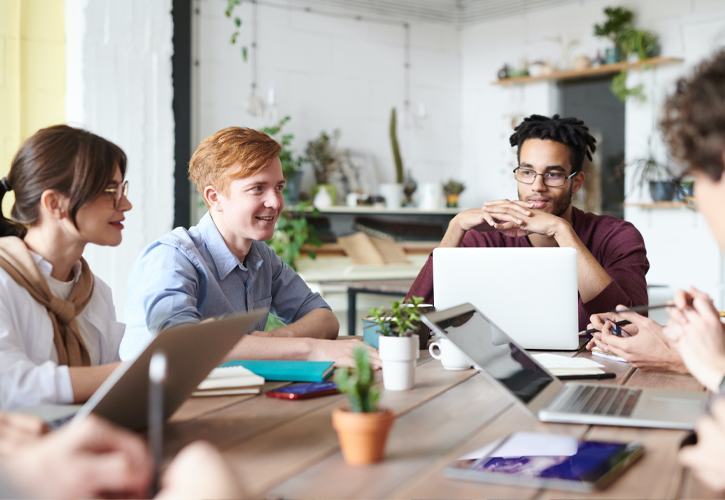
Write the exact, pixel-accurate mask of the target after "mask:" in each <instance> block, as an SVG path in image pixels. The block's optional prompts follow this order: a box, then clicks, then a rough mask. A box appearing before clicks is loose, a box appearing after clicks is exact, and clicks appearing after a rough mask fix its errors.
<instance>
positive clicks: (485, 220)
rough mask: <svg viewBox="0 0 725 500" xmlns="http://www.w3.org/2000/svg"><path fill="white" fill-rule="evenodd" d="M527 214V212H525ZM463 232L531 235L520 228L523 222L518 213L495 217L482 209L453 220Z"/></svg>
mask: <svg viewBox="0 0 725 500" xmlns="http://www.w3.org/2000/svg"><path fill="white" fill-rule="evenodd" d="M524 212H525V210H524ZM453 220H454V221H455V222H456V223H457V224H458V226H459V227H460V228H461V230H463V231H472V230H475V231H500V232H502V233H503V234H504V235H506V236H511V237H517V236H526V235H527V234H529V232H528V231H525V230H523V229H521V228H520V227H519V225H520V224H521V223H522V222H523V221H522V220H521V218H520V217H518V213H513V212H512V213H510V214H502V215H501V216H500V217H499V216H496V217H494V216H493V214H490V213H488V212H487V211H485V210H482V209H480V208H472V209H470V210H464V211H463V212H461V213H459V214H458V215H456V216H455V218H454V219H453Z"/></svg>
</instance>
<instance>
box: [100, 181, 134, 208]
mask: <svg viewBox="0 0 725 500" xmlns="http://www.w3.org/2000/svg"><path fill="white" fill-rule="evenodd" d="M103 192H104V193H111V194H112V195H113V196H114V198H113V208H115V209H118V206H119V205H120V204H121V198H123V197H128V181H124V182H123V184H121V185H120V186H118V187H115V188H108V189H104V190H103Z"/></svg>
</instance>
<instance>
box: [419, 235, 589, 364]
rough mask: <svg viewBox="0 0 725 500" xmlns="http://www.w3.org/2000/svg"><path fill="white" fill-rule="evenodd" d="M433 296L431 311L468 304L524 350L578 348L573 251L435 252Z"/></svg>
mask: <svg viewBox="0 0 725 500" xmlns="http://www.w3.org/2000/svg"><path fill="white" fill-rule="evenodd" d="M433 294H434V296H435V306H436V309H446V308H448V307H453V306H457V305H459V304H464V303H471V304H473V305H474V306H476V307H477V308H478V309H479V310H480V311H482V312H483V313H484V314H486V316H488V317H489V318H491V320H492V321H493V322H495V323H496V324H497V325H499V326H500V327H501V329H503V331H505V332H506V333H508V335H510V336H511V337H513V339H514V340H516V342H518V343H519V344H521V345H522V346H524V347H525V348H527V349H555V350H575V349H578V348H579V290H578V286H577V261H576V250H574V249H573V248H436V249H435V250H433ZM502 341H503V340H502Z"/></svg>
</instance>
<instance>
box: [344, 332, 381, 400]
mask: <svg viewBox="0 0 725 500" xmlns="http://www.w3.org/2000/svg"><path fill="white" fill-rule="evenodd" d="M352 359H353V361H354V362H355V367H354V368H338V369H337V370H335V384H337V389H338V390H339V391H340V392H341V393H343V394H347V398H348V400H349V401H350V411H352V412H354V413H371V412H374V411H376V410H377V408H378V398H379V397H380V391H379V389H378V388H377V387H375V386H374V385H373V384H374V382H375V379H374V378H373V368H372V366H371V365H370V355H369V354H368V351H367V349H365V348H363V347H361V346H358V347H355V348H354V349H353V351H352Z"/></svg>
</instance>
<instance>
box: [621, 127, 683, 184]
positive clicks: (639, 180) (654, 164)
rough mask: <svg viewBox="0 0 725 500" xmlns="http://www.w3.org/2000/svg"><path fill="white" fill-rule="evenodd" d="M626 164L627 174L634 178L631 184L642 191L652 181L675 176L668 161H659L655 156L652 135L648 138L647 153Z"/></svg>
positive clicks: (664, 179)
mask: <svg viewBox="0 0 725 500" xmlns="http://www.w3.org/2000/svg"><path fill="white" fill-rule="evenodd" d="M626 166H627V167H628V170H627V171H626V175H628V176H630V178H631V179H632V184H631V185H632V186H633V187H635V188H638V189H639V190H640V191H641V190H642V188H643V187H644V186H645V185H647V184H649V182H650V181H668V180H673V179H674V178H675V175H674V174H673V173H672V170H671V169H670V167H669V166H668V165H667V163H663V162H661V161H659V160H658V159H657V157H656V156H655V154H654V150H653V148H652V136H650V137H649V139H648V140H647V153H646V154H645V155H644V156H641V157H639V158H634V159H633V160H631V161H629V162H627V163H626Z"/></svg>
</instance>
